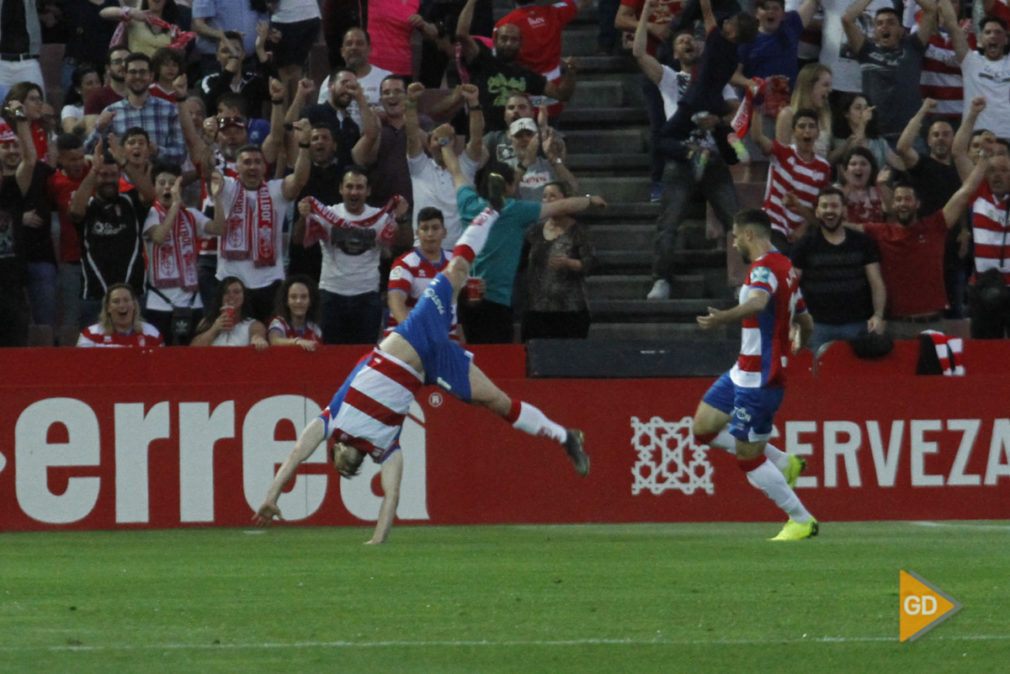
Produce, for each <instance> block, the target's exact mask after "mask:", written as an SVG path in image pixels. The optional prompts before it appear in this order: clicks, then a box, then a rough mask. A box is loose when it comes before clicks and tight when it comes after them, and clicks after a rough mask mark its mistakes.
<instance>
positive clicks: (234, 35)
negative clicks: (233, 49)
mask: <svg viewBox="0 0 1010 674" xmlns="http://www.w3.org/2000/svg"><path fill="white" fill-rule="evenodd" d="M224 39H225V40H238V41H239V42H242V48H243V49H245V42H243V41H242V33H240V32H238V31H237V30H226V31H225V32H224ZM220 43H221V40H218V44H220Z"/></svg>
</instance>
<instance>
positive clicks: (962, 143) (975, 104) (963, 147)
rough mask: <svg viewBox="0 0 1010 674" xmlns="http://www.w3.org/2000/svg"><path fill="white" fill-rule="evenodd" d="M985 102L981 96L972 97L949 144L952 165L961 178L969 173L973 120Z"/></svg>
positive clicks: (964, 178)
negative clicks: (952, 160)
mask: <svg viewBox="0 0 1010 674" xmlns="http://www.w3.org/2000/svg"><path fill="white" fill-rule="evenodd" d="M985 104H986V101H985V98H983V97H982V96H979V97H977V98H973V99H972V101H971V103H970V104H969V107H968V112H967V113H965V116H964V119H963V120H961V126H959V127H958V129H957V133H955V134H954V142H953V143H951V146H950V154H951V157H952V158H953V159H954V165H955V166H956V167H957V173H958V176H959V177H960V178H961V180H967V177H968V174H969V173H971V169H972V160H971V157H970V156H969V154H968V148H969V146H970V145H971V136H972V133H973V132H974V131H975V122H977V121H978V116H979V115H980V114H982V111H983V110H985Z"/></svg>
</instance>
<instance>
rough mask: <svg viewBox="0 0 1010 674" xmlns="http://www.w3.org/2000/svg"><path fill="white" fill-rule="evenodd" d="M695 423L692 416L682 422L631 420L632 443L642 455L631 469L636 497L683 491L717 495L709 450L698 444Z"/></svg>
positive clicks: (633, 491)
mask: <svg viewBox="0 0 1010 674" xmlns="http://www.w3.org/2000/svg"><path fill="white" fill-rule="evenodd" d="M691 424H692V421H691V417H684V418H683V419H680V420H679V421H666V420H665V419H661V418H660V417H652V418H651V419H649V420H648V421H644V422H643V421H641V420H639V418H638V417H631V430H632V435H631V444H632V446H633V447H634V448H635V452H636V453H637V454H638V460H637V461H635V465H634V466H633V467H632V469H631V474H632V477H633V478H634V479H633V481H632V483H631V493H632V494H639V493H641V492H642V491H643V490H648V491H650V492H652V493H653V494H655V495H657V496H658V495H659V494H662V493H663V492H665V491H679V492H683V493H684V494H685V495H688V496H690V495H691V494H693V493H694V492H695V491H697V490H698V489H703V490H704V491H705V493H706V494H710V495H711V494H714V493H715V486H714V485H713V484H712V472H713V468H712V464H711V463H710V462H709V460H708V449H709V448H708V446H707V445H697V444H695V442H694V434H693V433H692V432H691Z"/></svg>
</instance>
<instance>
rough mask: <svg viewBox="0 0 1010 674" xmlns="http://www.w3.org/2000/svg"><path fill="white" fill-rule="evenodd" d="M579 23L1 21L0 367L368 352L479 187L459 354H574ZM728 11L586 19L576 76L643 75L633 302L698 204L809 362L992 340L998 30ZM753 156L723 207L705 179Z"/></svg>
mask: <svg viewBox="0 0 1010 674" xmlns="http://www.w3.org/2000/svg"><path fill="white" fill-rule="evenodd" d="M588 4H589V3H588V0H559V1H557V2H554V3H553V4H549V5H546V4H537V2H536V0H534V1H532V2H527V1H526V0H516V2H515V9H514V10H513V11H511V12H509V13H507V14H506V15H504V16H502V17H501V18H500V19H499V20H498V21H497V23H495V22H494V21H493V18H492V13H493V9H494V8H493V7H492V2H491V0H443V1H441V2H435V1H432V0H406V1H405V2H404V1H400V2H391V1H387V0H372V1H371V2H366V1H365V0H355V1H353V2H352V1H350V0H276V1H273V2H268V1H267V0H191V1H190V0H136V1H135V2H134V1H132V0H73V1H72V0H0V97H2V98H3V104H2V116H3V122H2V123H0V172H2V182H0V346H25V345H28V344H32V345H44V344H53V343H57V344H60V345H70V344H78V343H79V344H81V345H88V346H128V345H147V346H150V345H155V344H161V343H164V344H170V345H185V344H189V343H193V344H207V345H209V344H215V345H253V346H254V347H255V348H257V349H265V348H269V347H270V345H292V346H300V347H302V348H304V349H307V350H311V349H314V348H315V346H316V345H317V344H321V343H324V344H339V343H374V342H375V341H376V340H377V339H378V338H379V336H380V335H381V334H382V333H383V330H388V329H391V328H392V327H394V326H395V325H396V324H397V323H398V322H401V321H403V320H404V318H405V317H406V315H407V312H408V311H409V310H410V308H411V307H412V306H413V304H414V303H415V302H416V301H417V299H418V296H419V294H420V292H422V291H423V289H424V288H425V286H426V285H427V283H428V282H429V281H430V279H431V278H433V277H434V275H435V274H436V273H437V272H438V271H439V270H441V269H443V268H444V267H445V266H446V265H447V264H448V263H449V261H450V259H451V250H452V248H453V246H454V245H455V243H456V241H457V239H458V238H459V237H460V235H461V233H462V232H463V230H464V228H465V227H466V225H467V223H468V219H467V215H468V212H467V210H466V208H465V206H464V204H463V201H462V200H458V199H457V188H458V187H459V185H460V180H463V181H464V182H472V183H474V184H476V185H478V186H483V185H484V184H485V182H486V176H487V175H488V174H490V173H496V174H500V175H502V176H503V177H504V178H505V181H506V183H507V186H508V187H507V194H508V196H509V197H510V198H512V199H514V200H515V201H514V204H515V205H514V206H513V208H512V211H511V213H512V215H511V216H510V218H511V219H510V220H509V221H510V223H511V222H512V220H514V221H515V222H514V227H512V226H511V225H510V229H509V230H508V232H509V234H508V236H506V235H505V234H504V231H505V230H504V228H503V229H502V232H503V233H502V234H501V235H500V237H501V238H500V240H498V239H496V240H494V241H492V242H490V243H489V245H488V247H487V249H486V250H485V251H484V252H483V253H482V254H481V256H479V257H478V258H477V259H476V260H475V261H474V264H473V267H472V270H471V273H472V276H473V278H471V279H470V282H468V283H467V289H466V292H465V293H464V294H465V299H461V301H460V307H459V326H457V327H455V328H454V337H455V338H457V339H461V340H465V341H467V342H471V343H479V342H509V341H512V340H513V338H514V336H513V325H514V324H515V322H516V321H515V318H516V314H515V311H516V308H517V307H518V308H520V310H521V314H520V317H521V323H522V326H523V327H522V335H523V338H524V339H525V338H527V337H561V336H564V337H585V336H586V334H587V333H588V330H589V310H588V301H587V297H586V285H585V277H586V276H587V275H588V274H590V273H592V268H593V265H594V262H595V259H596V257H595V253H594V249H593V244H592V240H591V239H592V237H591V233H590V231H589V230H588V229H587V228H586V227H585V226H584V225H581V224H580V223H579V222H578V220H577V216H578V213H579V212H580V211H582V210H585V209H587V208H593V207H597V206H598V205H599V204H601V203H602V201H601V200H599V199H594V198H589V199H586V198H584V197H573V196H572V195H573V194H578V179H577V177H576V176H575V175H573V174H572V172H571V171H570V170H569V168H568V166H567V154H568V151H569V148H568V147H567V146H566V143H565V139H564V134H563V131H562V130H563V129H564V126H565V121H564V120H565V114H564V105H563V104H564V102H565V101H567V100H568V99H569V98H570V97H571V95H572V93H573V91H574V90H575V87H576V81H577V63H576V62H575V61H574V60H573V59H571V58H565V57H564V56H563V54H562V41H561V34H562V31H563V29H564V27H565V26H566V25H567V24H569V23H570V22H571V21H572V20H573V19H574V18H575V16H576V15H577V14H578V13H579V11H581V10H582V9H584V8H585V7H586V6H587V5H588ZM743 4H744V5H745V6H740V4H738V2H737V0H687V1H686V2H685V1H683V0H620V2H619V3H618V2H617V1H616V0H599V1H598V2H597V3H596V15H597V16H598V17H599V21H600V26H599V37H598V47H597V53H598V54H601V55H603V54H614V53H616V52H618V51H619V50H626V51H627V52H628V53H630V54H631V55H632V56H633V57H634V58H635V59H636V60H637V62H638V64H639V65H640V67H641V70H642V79H641V86H642V91H643V99H644V101H645V106H646V109H647V112H648V118H649V127H650V132H649V138H650V143H649V150H650V183H651V185H650V186H651V189H650V196H651V198H652V200H653V201H657V202H662V208H661V213H662V214H661V215H660V217H659V220H658V223H657V229H656V235H655V242H654V259H655V261H654V264H653V285H652V288H651V290H650V291H649V293H648V298H649V299H654V300H662V299H669V298H670V297H671V291H672V288H673V280H674V279H673V274H674V271H675V269H674V263H673V260H674V256H673V252H674V245H675V241H676V239H677V230H678V228H679V226H680V225H681V223H682V221H683V219H684V218H685V217H686V216H685V214H686V208H687V206H688V204H689V203H690V201H691V199H692V198H693V196H694V195H695V193H696V192H697V193H700V194H701V195H702V196H703V197H704V198H705V199H706V200H708V201H709V202H710V203H711V204H712V206H713V207H714V208H713V210H714V212H715V214H716V216H717V218H718V219H719V220H720V221H721V222H722V223H723V225H724V226H725V227H726V228H727V229H729V228H730V227H731V226H732V225H731V219H732V216H733V214H734V213H735V212H736V211H737V210H738V209H739V208H742V207H748V206H762V207H763V208H764V209H765V210H766V212H767V213H768V214H769V216H770V217H771V219H772V223H773V226H774V229H775V234H774V243H775V245H776V247H777V248H779V250H781V251H783V252H785V253H787V254H789V255H791V256H792V259H793V261H794V264H795V266H796V267H797V269H798V270H799V271H800V273H801V287H802V289H803V292H804V295H805V297H806V300H807V303H808V305H809V307H810V310H811V313H812V314H813V318H814V323H815V336H814V344H815V345H816V344H819V343H823V342H824V341H827V340H830V339H838V338H850V337H854V336H857V335H859V334H862V333H866V332H884V331H886V332H888V333H889V334H891V335H892V336H894V337H908V336H913V335H914V334H915V333H917V332H918V331H920V330H922V329H926V328H933V327H935V328H941V329H942V328H943V326H944V324H945V323H944V321H945V319H950V318H954V319H958V318H963V317H965V316H969V317H970V318H971V333H972V336H973V337H979V338H999V337H1004V336H1008V335H1010V288H1008V284H1010V255H1007V246H1008V241H1007V233H1008V232H1010V222H1008V220H1010V218H1008V213H1010V202H1008V198H1010V154H1008V148H1010V143H1008V140H1007V139H1010V56H1008V55H1007V52H1008V49H1010V38H1008V32H1007V23H1008V21H1010V7H1008V6H1007V5H1006V4H1004V3H1003V2H1002V0H977V2H975V4H974V5H972V4H971V3H963V4H957V0H914V1H909V2H906V3H902V2H901V0H854V1H852V2H849V0H819V1H818V0H802V1H797V0H754V2H753V5H751V4H750V2H749V0H743ZM622 33H623V42H621V40H620V38H621V34H622ZM320 36H322V39H324V40H325V44H326V54H327V58H328V63H327V64H326V66H327V67H326V68H324V69H322V70H326V71H328V73H329V74H328V75H327V76H325V77H324V78H319V81H317V80H315V79H313V78H311V77H310V72H311V70H310V55H311V53H312V47H313V45H314V44H316V43H317V42H318V41H319V39H320ZM43 43H46V44H54V43H62V44H64V45H65V47H64V49H63V50H62V54H63V56H62V61H61V62H55V63H54V62H43V58H45V56H46V55H48V54H51V53H58V52H53V51H51V50H50V51H44V50H43V49H42V45H43ZM314 58H318V55H317V56H316V57H314ZM315 70H316V71H319V70H321V69H320V68H318V67H317V68H316V69H315ZM44 73H48V74H49V75H50V77H49V82H50V83H52V82H53V81H54V80H58V81H59V84H60V86H59V87H51V89H52V90H50V91H47V89H46V78H45V77H44V76H43V74H44ZM444 147H450V148H454V149H455V151H454V152H452V153H449V154H447V153H443V152H442V148H444ZM447 156H455V157H456V158H457V159H456V161H452V160H450V161H449V162H447V161H446V159H445V158H446V157H447ZM762 156H766V157H767V160H768V161H769V170H768V184H767V188H766V191H765V196H764V201H763V203H759V204H750V203H741V200H740V198H739V197H738V194H737V190H736V186H735V185H734V181H733V176H732V173H731V171H730V166H732V165H734V164H737V163H740V162H744V163H746V162H749V161H757V160H759V159H760V157H762ZM484 189H485V188H483V187H481V190H484ZM483 193H484V194H485V195H486V192H483ZM586 196H589V195H586ZM566 204H567V205H566ZM544 213H551V214H552V216H551V217H549V218H544V219H541V216H542V215H543V214H544ZM534 225H536V226H534ZM520 272H522V273H520ZM519 280H522V282H521V283H520V282H519ZM517 291H518V292H517Z"/></svg>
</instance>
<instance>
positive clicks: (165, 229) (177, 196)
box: [146, 176, 182, 243]
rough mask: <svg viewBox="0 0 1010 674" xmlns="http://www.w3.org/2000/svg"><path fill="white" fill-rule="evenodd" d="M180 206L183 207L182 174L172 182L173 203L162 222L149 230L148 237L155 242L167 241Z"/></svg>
mask: <svg viewBox="0 0 1010 674" xmlns="http://www.w3.org/2000/svg"><path fill="white" fill-rule="evenodd" d="M180 208H182V176H179V177H178V178H176V179H175V182H174V183H172V205H171V206H169V207H168V210H167V211H165V217H163V218H162V219H161V222H159V223H158V224H157V225H155V226H154V227H151V228H150V229H149V230H147V232H146V235H147V238H149V239H150V240H151V241H153V242H155V243H165V240H166V239H167V238H168V235H169V234H170V233H171V232H172V225H173V224H175V219H176V218H177V217H179V209H180Z"/></svg>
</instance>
